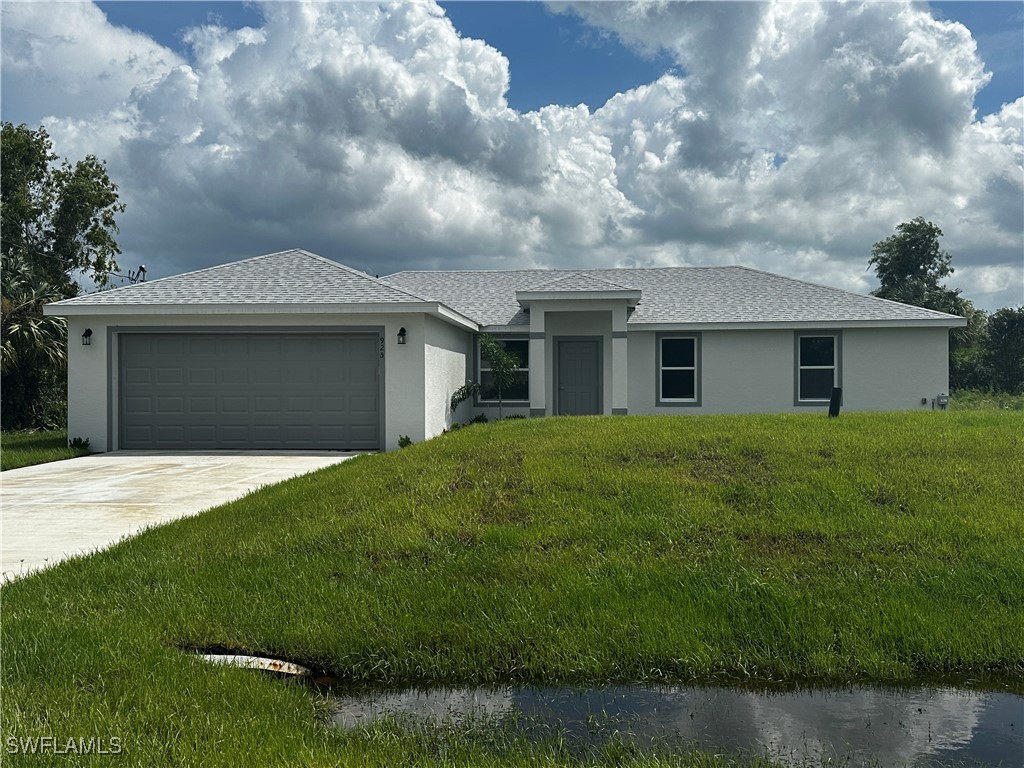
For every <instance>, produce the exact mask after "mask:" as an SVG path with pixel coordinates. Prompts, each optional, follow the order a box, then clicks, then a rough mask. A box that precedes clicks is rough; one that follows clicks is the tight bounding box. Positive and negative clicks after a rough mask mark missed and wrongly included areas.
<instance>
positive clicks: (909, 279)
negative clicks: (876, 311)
mask: <svg viewBox="0 0 1024 768" xmlns="http://www.w3.org/2000/svg"><path fill="white" fill-rule="evenodd" d="M940 237H942V230H941V229H939V228H938V227H937V226H935V225H934V224H932V223H931V222H930V221H925V220H924V219H923V218H922V217H921V216H918V217H917V218H916V219H913V220H911V221H905V222H903V223H902V224H897V225H896V234H895V235H892V236H890V237H887V238H886V239H885V240H880V241H878V242H877V243H875V244H874V245H873V246H872V247H871V258H870V259H868V266H869V267H874V268H875V274H876V275H878V282H879V283H880V284H881V285H879V287H878V288H877V289H876V290H875V291H873V292H872V293H873V295H875V296H878V297H879V298H882V299H892V300H893V301H899V302H902V303H903V304H913V305H914V306H917V307H928V308H929V309H937V307H931V306H930V304H931V303H940V304H943V303H945V304H948V303H949V296H948V294H949V293H952V294H953V295H958V294H959V292H958V291H951V290H950V289H949V288H944V287H943V286H942V285H940V281H941V280H943V279H944V278H946V277H949V276H950V275H951V274H953V267H951V266H950V262H951V261H952V257H950V255H949V254H948V253H946V252H945V251H943V250H942V249H941V248H940V247H939V238H940ZM940 311H945V310H940Z"/></svg>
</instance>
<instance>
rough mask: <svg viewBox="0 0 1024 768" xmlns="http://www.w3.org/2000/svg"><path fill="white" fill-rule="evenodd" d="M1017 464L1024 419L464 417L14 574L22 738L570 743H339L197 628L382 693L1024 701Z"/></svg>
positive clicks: (133, 749)
mask: <svg viewBox="0 0 1024 768" xmlns="http://www.w3.org/2000/svg"><path fill="white" fill-rule="evenodd" d="M1021 476H1024V414H1022V413H1020V412H993V411H989V412H947V413H931V412H927V413H904V414H855V413H848V414H843V415H842V416H841V417H840V418H838V419H833V420H829V419H826V418H824V417H823V416H821V415H818V414H815V415H798V416H785V415H773V416H721V417H715V416H696V417H694V416H680V417H642V416H637V417H632V416H631V417H611V418H575V419H533V420H518V421H507V422H499V423H493V424H487V425H478V426H474V427H471V428H467V429H462V430H459V431H457V432H454V433H451V434H448V435H444V436H442V437H439V438H437V439H435V440H432V441H428V442H426V443H422V444H419V445H415V446H412V447H410V448H406V449H404V450H401V451H396V452H394V453H391V454H387V455H371V456H363V457H358V458H355V459H353V460H351V461H348V462H345V463H343V464H341V465H339V466H337V467H332V468H329V469H326V470H323V471H320V472H318V473H315V474H313V475H310V476H307V477H305V478H300V479H296V480H293V481H289V482H287V483H283V484H280V485H277V486H274V487H271V488H267V489H264V490H261V491H259V492H257V493H254V494H252V495H250V496H248V497H246V498H244V499H241V500H239V501H237V502H234V503H232V504H228V505H225V506H223V507H220V508H218V509H215V510H212V511H210V512H207V513H205V514H203V515H201V516H199V517H196V518H192V519H186V520H181V521H179V522H176V523H173V524H170V525H167V526H164V527H162V528H159V529H156V530H153V531H150V532H148V533H146V534H144V535H142V536H140V537H138V538H136V539H133V540H131V541H128V542H126V543H123V544H121V545H119V546H117V547H115V548H114V549H112V550H110V551H107V552H104V553H100V554H98V555H93V556H90V557H88V558H83V559H78V560H72V561H68V562H65V563H63V564H60V565H58V566H57V567H55V568H53V569H51V570H49V571H47V572H43V573H40V574H36V575H33V576H30V577H28V578H25V579H22V580H18V581H15V582H13V583H9V584H7V585H5V586H4V587H3V589H2V592H0V597H2V601H3V606H2V610H3V623H2V626H0V632H2V642H3V667H2V683H3V693H4V695H3V697H2V704H0V706H2V714H3V723H2V730H3V739H2V741H0V744H6V743H7V738H8V737H11V736H14V737H26V736H34V735H47V734H57V735H61V736H67V735H70V736H75V735H86V736H88V735H90V734H100V735H104V734H110V735H118V736H120V737H121V738H122V739H123V744H124V746H123V749H124V755H125V756H127V757H129V758H130V760H131V761H132V763H133V764H138V765H157V764H175V765H191V764H203V765H233V764H237V762H238V761H239V760H241V759H243V758H244V760H245V761H246V762H248V763H251V764H253V765H264V764H266V765H270V764H300V765H315V764H332V765H333V764H345V765H365V764H379V765H390V764H406V765H408V764H417V765H418V764H438V765H442V764H466V763H473V764H488V763H489V764H494V765H500V764H508V763H522V764H537V763H539V764H555V763H559V762H560V761H561V762H566V760H565V759H564V755H561V754H560V753H558V752H557V750H555V751H546V750H544V749H541V750H537V751H531V750H530V749H529V748H527V747H525V746H521V747H519V748H512V749H511V751H509V748H508V747H507V745H506V747H502V748H501V749H499V748H497V747H496V746H494V744H493V743H492V742H490V741H489V740H488V738H487V737H485V736H481V737H479V738H477V737H475V736H473V735H472V734H470V735H467V734H465V733H445V732H435V731H428V732H424V733H408V732H403V731H400V730H397V729H396V728H395V727H393V726H388V725H387V724H384V725H378V726H376V727H375V728H373V729H371V731H369V732H367V733H358V732H357V733H339V732H337V731H334V730H332V729H330V728H328V727H326V726H325V725H324V724H323V722H324V713H323V704H322V702H319V701H318V700H317V699H316V697H314V696H312V695H311V694H309V693H308V692H307V691H306V690H305V689H303V688H302V687H300V686H286V685H282V684H280V683H279V682H278V681H275V680H271V679H268V678H265V677H262V676H259V675H257V674H254V673H252V672H247V671H244V670H236V669H228V668H219V667H218V668H210V667H208V666H205V665H204V664H203V663H201V662H199V661H197V660H195V659H193V658H191V657H189V656H188V655H187V654H186V653H184V652H183V651H182V650H181V649H185V648H195V647H203V648H217V649H228V650H237V651H241V652H254V653H262V654H269V655H275V656H280V657H283V658H288V659H291V660H296V661H301V662H304V663H307V664H311V665H313V666H315V667H317V668H318V669H319V670H322V671H324V672H327V673H329V674H331V675H334V676H336V677H337V678H339V679H341V680H343V681H351V682H353V683H363V684H365V683H369V684H381V685H397V684H407V683H416V684H423V685H425V684H431V683H488V682H512V681H522V682H544V683H552V682H575V683H600V682H613V681H616V682H618V681H630V682H631V681H645V680H672V681H691V680H716V681H722V680H726V681H729V680H741V681H745V682H758V681H779V680H785V681H804V682H811V683H821V684H842V683H848V682H852V681H862V682H877V683H884V684H914V683H922V682H940V681H941V682H948V683H954V684H962V685H969V686H982V687H1000V686H1003V687H1009V688H1010V689H1011V690H1014V691H1017V692H1022V691H1024V611H1022V610H1021V606H1022V605H1024V543H1022V542H1024V489H1022V485H1021V482H1020V477H1021ZM6 757H9V758H10V759H11V761H12V762H16V761H17V758H16V757H11V756H6ZM622 759H623V758H622V757H621V755H619V756H612V757H610V758H609V760H608V762H609V764H613V763H617V762H620V761H621V760H622ZM104 760H107V761H109V760H110V758H102V757H98V758H96V762H97V763H102V762H103V761H104ZM675 762H678V764H686V765H689V764H691V763H693V764H723V763H721V761H718V762H715V761H713V760H711V759H710V758H707V759H705V758H699V757H692V756H691V757H684V758H678V759H677V760H676V761H675Z"/></svg>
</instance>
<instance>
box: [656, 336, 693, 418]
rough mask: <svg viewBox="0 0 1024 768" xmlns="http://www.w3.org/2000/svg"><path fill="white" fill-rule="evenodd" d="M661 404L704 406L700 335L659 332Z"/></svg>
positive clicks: (659, 390) (659, 398) (659, 393)
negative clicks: (702, 398)
mask: <svg viewBox="0 0 1024 768" xmlns="http://www.w3.org/2000/svg"><path fill="white" fill-rule="evenodd" d="M657 343H658V404H659V405H700V334H685V335H683V334H667V333H665V334H658V336H657Z"/></svg>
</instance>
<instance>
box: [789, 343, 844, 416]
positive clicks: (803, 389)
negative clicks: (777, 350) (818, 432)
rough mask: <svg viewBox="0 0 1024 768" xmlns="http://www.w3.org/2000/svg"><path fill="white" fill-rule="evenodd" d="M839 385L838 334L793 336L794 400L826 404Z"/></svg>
mask: <svg viewBox="0 0 1024 768" xmlns="http://www.w3.org/2000/svg"><path fill="white" fill-rule="evenodd" d="M838 386H839V335H838V334H835V333H806V334H803V333H802V334H798V335H797V337H796V401H797V403H827V402H828V401H829V398H830V397H831V396H832V388H833V387H838Z"/></svg>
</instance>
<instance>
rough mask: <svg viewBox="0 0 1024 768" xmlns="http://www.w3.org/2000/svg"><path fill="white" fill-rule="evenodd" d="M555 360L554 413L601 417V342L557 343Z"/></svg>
mask: <svg viewBox="0 0 1024 768" xmlns="http://www.w3.org/2000/svg"><path fill="white" fill-rule="evenodd" d="M557 357H558V360H557V368H556V375H557V379H558V380H557V381H556V382H555V384H556V387H557V390H558V391H557V399H556V413H557V414H558V415H559V416H585V415H588V414H596V413H601V342H600V340H599V339H559V340H558V342H557Z"/></svg>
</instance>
